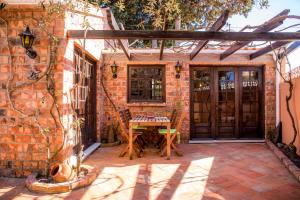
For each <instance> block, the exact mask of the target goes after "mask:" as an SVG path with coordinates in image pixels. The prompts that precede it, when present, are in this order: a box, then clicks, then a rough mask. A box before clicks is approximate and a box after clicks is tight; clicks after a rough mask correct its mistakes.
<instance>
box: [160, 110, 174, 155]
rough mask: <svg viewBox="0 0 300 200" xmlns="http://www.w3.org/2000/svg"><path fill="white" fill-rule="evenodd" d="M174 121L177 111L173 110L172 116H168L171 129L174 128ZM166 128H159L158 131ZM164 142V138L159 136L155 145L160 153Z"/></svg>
mask: <svg viewBox="0 0 300 200" xmlns="http://www.w3.org/2000/svg"><path fill="white" fill-rule="evenodd" d="M176 119H177V110H176V109H173V110H172V114H171V116H170V122H171V128H172V127H175V126H176ZM166 128H167V127H160V128H159V129H158V130H160V129H166ZM164 142H165V137H164V135H162V134H161V137H160V139H159V141H158V143H157V147H158V148H160V151H161V147H162V146H163V144H164Z"/></svg>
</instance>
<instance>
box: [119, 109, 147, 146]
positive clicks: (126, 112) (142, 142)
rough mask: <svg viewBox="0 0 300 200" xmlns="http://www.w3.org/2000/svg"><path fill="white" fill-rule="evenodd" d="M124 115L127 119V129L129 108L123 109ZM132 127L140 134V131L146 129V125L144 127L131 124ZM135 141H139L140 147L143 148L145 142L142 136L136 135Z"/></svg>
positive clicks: (129, 117)
mask: <svg viewBox="0 0 300 200" xmlns="http://www.w3.org/2000/svg"><path fill="white" fill-rule="evenodd" d="M124 115H125V117H126V119H127V123H126V126H127V129H128V128H129V120H131V119H132V115H131V112H130V110H129V109H125V110H124ZM132 129H133V130H134V132H139V133H140V134H142V133H144V132H145V131H146V130H147V127H145V126H133V127H132ZM136 141H137V142H138V143H139V145H140V146H141V147H142V149H144V148H145V146H146V142H145V140H144V139H143V137H137V139H136Z"/></svg>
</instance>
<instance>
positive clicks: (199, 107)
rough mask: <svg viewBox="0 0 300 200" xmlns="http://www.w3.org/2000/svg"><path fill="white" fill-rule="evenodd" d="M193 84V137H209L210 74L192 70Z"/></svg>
mask: <svg viewBox="0 0 300 200" xmlns="http://www.w3.org/2000/svg"><path fill="white" fill-rule="evenodd" d="M192 80H193V82H192V84H193V109H194V114H193V119H192V120H193V121H192V123H193V129H194V130H193V136H194V137H202V138H205V137H211V95H210V93H211V90H210V89H211V73H210V71H208V70H207V71H206V70H194V71H193V74H192Z"/></svg>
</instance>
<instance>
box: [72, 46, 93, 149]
mask: <svg viewBox="0 0 300 200" xmlns="http://www.w3.org/2000/svg"><path fill="white" fill-rule="evenodd" d="M74 61H75V62H74V63H75V74H74V84H78V86H77V88H76V92H75V97H74V99H76V103H75V110H76V112H77V114H78V118H80V119H82V124H81V126H80V127H81V128H80V130H81V143H82V145H83V150H85V149H87V148H88V147H89V146H91V145H92V144H94V143H95V142H96V140H97V137H96V63H97V62H96V61H95V60H94V59H92V58H91V57H90V56H89V55H87V54H85V58H83V53H82V50H81V49H79V48H75V50H74Z"/></svg>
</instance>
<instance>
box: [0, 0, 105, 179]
mask: <svg viewBox="0 0 300 200" xmlns="http://www.w3.org/2000/svg"><path fill="white" fill-rule="evenodd" d="M94 10H95V9H94ZM91 12H93V10H92V9H91ZM95 13H96V14H97V15H98V16H99V17H90V19H89V20H90V22H91V24H92V25H93V23H94V24H95V28H96V29H97V28H98V29H99V28H103V27H104V26H105V23H106V22H105V18H104V17H103V14H102V11H101V10H100V11H95ZM45 14H46V13H45V12H44V11H43V10H42V9H41V7H40V6H38V5H8V6H6V8H5V9H4V10H3V11H1V12H0V17H1V18H2V19H3V20H5V21H6V22H7V25H8V32H7V36H8V41H9V44H10V48H8V45H7V39H6V24H5V22H3V21H2V20H0V72H1V76H0V85H1V88H0V176H13V177H21V176H27V175H28V174H30V173H32V172H33V171H37V170H38V171H40V172H41V173H44V172H45V167H46V162H45V160H46V155H47V153H46V140H45V137H43V135H42V134H40V130H39V128H38V127H37V123H36V121H35V118H34V117H28V116H27V114H29V115H35V114H36V113H37V112H38V113H39V116H38V119H37V120H38V122H39V123H40V124H41V125H42V127H43V128H47V129H49V130H50V132H49V135H50V143H51V155H53V154H54V153H55V152H56V151H57V149H59V147H60V146H61V144H62V141H63V131H62V129H61V128H60V126H59V125H58V126H56V125H55V123H54V120H53V118H52V116H51V114H50V109H51V105H52V102H53V98H52V97H51V96H50V95H49V93H48V92H47V87H48V84H47V81H46V77H44V78H42V79H41V80H40V81H38V82H37V83H34V84H28V85H27V86H25V87H22V88H20V89H17V90H16V91H14V92H13V93H12V98H11V101H12V103H13V104H11V103H10V100H9V98H8V95H7V94H8V93H7V92H8V90H7V83H8V80H9V79H10V77H12V75H13V77H12V80H11V82H10V84H9V87H10V88H12V87H15V86H18V85H20V84H24V83H25V82H26V83H28V82H30V80H29V79H28V76H29V73H30V71H31V70H32V69H33V70H36V71H39V72H40V74H43V72H45V70H46V68H47V66H48V64H49V55H50V51H49V49H48V48H49V43H50V40H49V39H48V35H47V33H46V32H45V31H43V30H42V29H41V28H39V24H38V23H40V22H41V21H40V20H41V19H42V18H43V17H44V16H45ZM70 16H71V15H70V13H69V12H67V11H66V12H65V14H64V17H61V18H55V20H53V21H52V22H51V23H50V24H49V25H48V26H47V31H48V33H50V34H53V35H54V36H56V37H57V38H58V39H59V43H58V44H57V53H56V58H55V63H54V70H53V75H54V78H53V79H54V80H55V96H56V98H57V105H58V107H59V110H60V113H61V118H60V119H61V120H62V123H63V125H64V127H65V128H66V129H67V133H66V136H65V138H66V141H65V145H64V151H62V152H61V153H60V154H58V156H56V157H55V160H54V161H58V160H60V161H62V160H65V159H66V158H68V157H69V155H71V154H72V147H73V144H74V130H72V129H70V128H69V127H70V125H71V124H72V121H73V117H72V112H71V110H70V98H69V96H68V95H69V94H68V92H69V89H70V88H72V87H73V86H74V85H73V83H74V80H73V77H74V64H73V52H74V48H75V45H74V44H75V42H76V43H78V44H79V46H80V45H82V46H83V41H82V40H76V41H75V40H70V39H67V38H66V35H65V33H66V29H81V24H82V19H83V17H82V15H80V13H79V14H78V13H77V14H74V15H72V18H71V17H70ZM87 18H89V16H88V17H87ZM26 25H28V26H29V27H30V30H31V32H32V33H33V34H34V35H35V37H36V38H35V42H34V44H33V49H34V50H35V51H36V52H37V54H38V56H37V58H35V59H30V58H29V57H28V56H27V55H26V54H25V50H24V48H23V47H22V46H21V42H20V38H19V36H18V34H19V33H21V32H23V31H24V28H25V26H26ZM103 47H104V41H101V40H100V41H99V40H98V41H92V42H91V41H89V42H86V49H93V51H92V52H93V53H94V54H96V55H95V57H96V58H95V59H96V61H97V59H99V57H100V52H101V49H102V48H103ZM95 48H97V49H96V50H95ZM9 50H11V56H12V65H11V66H12V67H11V68H10V64H9V63H10V59H9V58H10V53H9ZM97 68H98V67H97ZM97 73H99V71H98V70H97ZM98 77H100V76H98ZM98 90H100V87H98ZM98 94H100V91H99V92H98ZM67 96H68V97H67ZM12 106H14V107H15V109H13V107H12ZM16 109H17V110H20V111H22V112H24V113H25V114H26V115H23V114H21V113H19V112H18V111H17V110H16ZM99 113H100V112H97V117H98V119H99V118H100V116H99ZM54 115H55V118H56V120H59V117H58V113H57V112H56V111H54ZM97 129H98V131H99V130H100V128H99V126H98V127H97ZM99 132H100V131H99Z"/></svg>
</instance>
